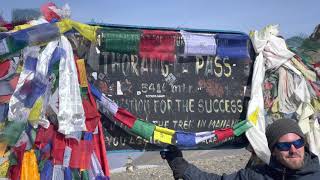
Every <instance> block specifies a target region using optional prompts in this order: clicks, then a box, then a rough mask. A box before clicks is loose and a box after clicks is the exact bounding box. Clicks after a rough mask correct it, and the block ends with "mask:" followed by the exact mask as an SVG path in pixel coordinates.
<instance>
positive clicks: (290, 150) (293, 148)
mask: <svg viewBox="0 0 320 180" xmlns="http://www.w3.org/2000/svg"><path fill="white" fill-rule="evenodd" d="M297 151H298V150H297V148H296V147H295V146H294V145H293V144H291V147H290V149H289V152H290V153H295V152H297Z"/></svg>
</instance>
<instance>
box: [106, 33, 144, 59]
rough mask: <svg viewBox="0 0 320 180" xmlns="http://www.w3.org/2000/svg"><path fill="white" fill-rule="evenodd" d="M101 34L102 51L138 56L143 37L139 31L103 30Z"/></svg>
mask: <svg viewBox="0 0 320 180" xmlns="http://www.w3.org/2000/svg"><path fill="white" fill-rule="evenodd" d="M101 34H102V41H101V49H102V51H105V52H118V53H122V54H138V52H139V44H140V36H141V32H140V31H139V30H129V29H115V28H103V29H101Z"/></svg>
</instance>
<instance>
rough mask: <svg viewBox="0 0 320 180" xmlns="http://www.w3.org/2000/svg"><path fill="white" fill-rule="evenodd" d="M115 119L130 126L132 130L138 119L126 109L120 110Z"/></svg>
mask: <svg viewBox="0 0 320 180" xmlns="http://www.w3.org/2000/svg"><path fill="white" fill-rule="evenodd" d="M113 117H114V118H115V119H117V120H118V121H120V122H121V123H123V124H124V125H126V126H128V127H129V128H130V129H131V128H132V127H133V125H134V123H135V121H136V119H137V117H135V116H134V115H132V114H131V113H130V112H128V111H127V110H126V109H124V108H118V111H117V113H116V114H115V115H114V116H113Z"/></svg>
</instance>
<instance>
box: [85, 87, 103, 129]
mask: <svg viewBox="0 0 320 180" xmlns="http://www.w3.org/2000/svg"><path fill="white" fill-rule="evenodd" d="M88 97H89V99H84V98H83V99H82V105H83V109H84V113H85V116H86V121H85V123H86V127H87V131H89V132H94V131H95V129H96V127H97V126H98V122H99V120H100V117H101V116H100V114H99V112H98V109H97V105H96V101H95V100H94V97H93V96H92V93H91V89H90V87H89V86H88Z"/></svg>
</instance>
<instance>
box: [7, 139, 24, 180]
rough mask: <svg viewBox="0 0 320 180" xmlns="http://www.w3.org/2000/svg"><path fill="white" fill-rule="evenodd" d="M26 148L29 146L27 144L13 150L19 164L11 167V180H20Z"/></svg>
mask: <svg viewBox="0 0 320 180" xmlns="http://www.w3.org/2000/svg"><path fill="white" fill-rule="evenodd" d="M26 146H27V143H24V144H22V145H21V146H19V147H14V148H13V153H14V154H15V155H16V157H17V164H16V165H13V166H11V167H10V169H9V177H10V179H11V180H19V179H20V173H21V165H22V160H23V154H24V151H25V149H26Z"/></svg>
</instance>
